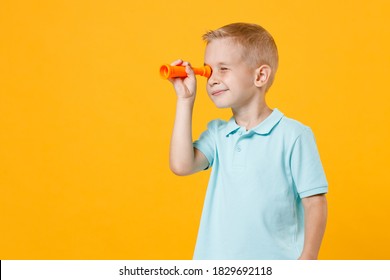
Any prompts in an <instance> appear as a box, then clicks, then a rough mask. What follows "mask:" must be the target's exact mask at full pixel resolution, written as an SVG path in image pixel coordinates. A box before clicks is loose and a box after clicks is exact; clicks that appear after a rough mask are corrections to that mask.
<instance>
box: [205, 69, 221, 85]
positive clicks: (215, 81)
mask: <svg viewBox="0 0 390 280" xmlns="http://www.w3.org/2000/svg"><path fill="white" fill-rule="evenodd" d="M216 72H217V71H211V76H210V78H209V79H208V80H207V84H208V86H210V87H212V86H214V85H218V84H219V78H218V75H217V73H216Z"/></svg>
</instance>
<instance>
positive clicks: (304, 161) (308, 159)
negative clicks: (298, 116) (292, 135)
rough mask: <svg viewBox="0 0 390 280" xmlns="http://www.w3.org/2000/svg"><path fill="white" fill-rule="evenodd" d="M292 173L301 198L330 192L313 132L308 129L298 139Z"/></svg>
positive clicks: (292, 159) (294, 150)
mask: <svg viewBox="0 0 390 280" xmlns="http://www.w3.org/2000/svg"><path fill="white" fill-rule="evenodd" d="M291 172H292V176H293V180H294V183H295V186H296V190H297V193H298V195H299V196H300V197H301V198H304V197H308V196H312V195H316V194H323V193H327V192H328V182H327V180H326V176H325V172H324V169H323V167H322V163H321V160H320V156H319V153H318V149H317V145H316V142H315V139H314V135H313V132H312V131H311V129H310V128H308V127H306V128H305V129H304V131H303V132H302V134H301V135H300V136H299V137H298V138H297V140H296V142H295V144H294V147H293V150H292V154H291Z"/></svg>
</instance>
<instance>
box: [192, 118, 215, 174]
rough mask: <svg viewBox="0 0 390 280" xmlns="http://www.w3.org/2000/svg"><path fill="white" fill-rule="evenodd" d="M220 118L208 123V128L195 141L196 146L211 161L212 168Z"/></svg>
mask: <svg viewBox="0 0 390 280" xmlns="http://www.w3.org/2000/svg"><path fill="white" fill-rule="evenodd" d="M218 123H219V120H214V121H211V122H209V123H208V125H207V130H206V131H204V132H203V133H202V134H201V135H200V137H199V139H198V140H196V141H195V142H194V143H193V146H194V148H196V149H198V150H199V151H201V152H202V153H203V154H204V155H205V157H206V158H207V160H208V162H209V166H208V167H207V168H206V169H208V168H210V167H211V166H212V165H213V162H214V155H215V150H216V148H215V147H216V140H215V131H216V130H217V129H218Z"/></svg>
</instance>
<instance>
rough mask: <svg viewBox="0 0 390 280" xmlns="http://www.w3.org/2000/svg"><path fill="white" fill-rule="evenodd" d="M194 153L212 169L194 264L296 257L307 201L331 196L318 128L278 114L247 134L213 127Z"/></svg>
mask: <svg viewBox="0 0 390 280" xmlns="http://www.w3.org/2000/svg"><path fill="white" fill-rule="evenodd" d="M194 147H195V148H196V149H198V150H200V151H201V152H202V153H203V154H204V155H205V156H206V158H207V159H208V161H209V167H212V170H211V175H210V181H209V185H208V188H207V192H206V197H205V201H204V206H203V212H202V217H201V222H200V227H199V232H198V238H197V242H196V247H195V252H194V259H218V260H223V259H297V258H298V257H299V256H300V254H301V252H302V249H303V240H304V215H303V206H302V202H301V199H302V198H304V197H307V196H312V195H316V194H322V193H326V192H327V191H328V183H327V180H326V177H325V173H324V170H323V167H322V164H321V160H320V157H319V154H318V150H317V146H316V143H315V139H314V136H313V133H312V131H311V129H310V128H309V127H307V126H305V125H303V124H301V123H299V122H297V121H295V120H292V119H289V118H287V117H285V116H284V115H283V114H282V113H281V112H280V111H279V110H278V109H274V110H273V112H272V113H271V115H269V116H268V117H267V118H266V119H265V120H264V121H263V122H261V123H260V124H259V125H258V126H256V127H254V128H253V129H250V130H248V131H246V129H245V128H243V127H240V126H239V125H237V124H236V122H235V120H234V118H231V119H230V120H229V121H228V122H226V121H222V120H214V121H211V122H210V123H209V124H208V129H207V130H206V131H205V132H203V133H202V135H201V136H200V138H199V140H197V141H195V142H194Z"/></svg>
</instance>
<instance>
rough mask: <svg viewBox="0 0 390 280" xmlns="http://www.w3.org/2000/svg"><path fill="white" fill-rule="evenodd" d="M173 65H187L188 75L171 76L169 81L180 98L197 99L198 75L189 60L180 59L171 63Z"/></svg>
mask: <svg viewBox="0 0 390 280" xmlns="http://www.w3.org/2000/svg"><path fill="white" fill-rule="evenodd" d="M171 65H172V66H178V65H181V66H185V67H186V72H187V77H185V78H170V79H169V81H170V82H171V83H172V84H173V87H174V88H175V91H176V95H177V97H178V99H182V100H191V101H193V100H195V95H196V77H195V74H194V71H193V70H192V68H191V65H190V63H189V62H186V61H183V60H181V59H178V60H176V61H174V62H172V63H171Z"/></svg>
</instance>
